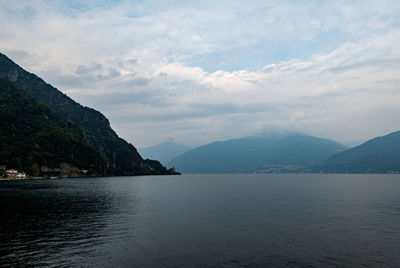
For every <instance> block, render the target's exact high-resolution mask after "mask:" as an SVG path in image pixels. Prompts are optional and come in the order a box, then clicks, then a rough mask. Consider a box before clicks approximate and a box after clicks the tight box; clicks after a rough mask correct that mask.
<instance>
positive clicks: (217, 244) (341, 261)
mask: <svg viewBox="0 0 400 268" xmlns="http://www.w3.org/2000/svg"><path fill="white" fill-rule="evenodd" d="M0 241H1V243H0V266H50V267H51V266H54V267H60V266H64V267H71V266H79V267H81V266H83V267H93V266H98V267H134V266H147V267H149V266H151V267H157V266H162V267H165V266H172V267H176V266H178V267H179V266H227V267H231V266H247V267H257V266H260V267H261V266H262V267H265V266H292V267H310V266H318V267H320V266H335V267H336V266H340V267H342V266H347V267H355V266H364V267H365V266H367V267H376V266H382V267H385V266H388V267H389V266H390V267H396V266H397V267H399V266H400V242H399V241H400V176H399V175H315V174H314V175H182V176H147V177H114V178H85V179H57V180H25V181H0Z"/></svg>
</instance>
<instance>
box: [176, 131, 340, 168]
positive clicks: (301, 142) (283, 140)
mask: <svg viewBox="0 0 400 268" xmlns="http://www.w3.org/2000/svg"><path fill="white" fill-rule="evenodd" d="M346 148H347V147H345V146H344V145H342V144H340V143H337V142H334V141H331V140H328V139H322V138H317V137H313V136H308V135H305V134H300V133H293V132H285V133H271V134H267V135H265V134H264V135H257V136H251V137H244V138H239V139H232V140H228V141H217V142H213V143H209V144H206V145H203V146H199V147H197V148H194V149H192V150H189V151H187V152H185V153H183V154H182V155H180V156H178V157H177V158H175V159H173V160H172V161H170V162H169V163H168V165H169V166H175V167H176V168H177V169H179V170H180V171H182V172H187V173H281V172H290V173H292V172H302V170H303V169H304V168H306V167H309V166H311V165H313V164H316V163H318V162H320V161H323V160H325V159H326V158H328V157H329V156H330V155H332V154H334V153H336V152H339V151H342V150H345V149H346Z"/></svg>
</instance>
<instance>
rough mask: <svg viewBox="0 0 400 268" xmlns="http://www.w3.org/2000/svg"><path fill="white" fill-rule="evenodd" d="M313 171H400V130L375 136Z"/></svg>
mask: <svg viewBox="0 0 400 268" xmlns="http://www.w3.org/2000/svg"><path fill="white" fill-rule="evenodd" d="M312 171H322V172H327V173H399V172H400V131H397V132H393V133H390V134H388V135H386V136H382V137H376V138H373V139H371V140H369V141H367V142H365V143H363V144H361V145H359V146H356V147H354V148H351V149H349V150H346V151H343V152H340V153H337V154H335V155H333V156H331V157H330V158H329V159H327V160H326V161H324V163H322V164H321V165H317V166H316V167H314V168H313V169H312Z"/></svg>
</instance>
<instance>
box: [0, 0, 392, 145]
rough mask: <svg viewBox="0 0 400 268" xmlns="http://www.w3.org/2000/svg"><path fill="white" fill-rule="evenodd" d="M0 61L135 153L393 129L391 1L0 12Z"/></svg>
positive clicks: (22, 4)
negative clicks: (76, 106) (281, 134)
mask: <svg viewBox="0 0 400 268" xmlns="http://www.w3.org/2000/svg"><path fill="white" fill-rule="evenodd" d="M189 2H190V3H189ZM0 52H2V53H5V54H6V55H7V56H9V57H10V58H11V59H12V60H14V61H15V62H16V63H17V64H19V65H20V66H21V67H23V68H25V69H27V70H28V71H30V72H33V73H36V74H37V75H39V76H40V77H42V78H43V79H44V80H46V81H47V82H48V83H50V84H52V85H53V86H55V87H57V88H58V89H60V90H61V91H63V92H64V93H66V94H67V95H69V96H70V97H72V98H73V99H74V100H76V101H78V102H79V103H81V104H82V105H86V106H90V107H93V108H95V109H97V110H100V111H101V112H102V113H103V114H104V115H105V116H107V117H108V118H109V119H110V121H111V125H112V127H113V128H114V129H115V130H116V132H117V133H118V134H119V135H120V136H121V137H123V138H125V139H127V140H128V141H129V142H131V143H133V144H134V145H135V146H137V147H145V146H150V145H154V144H157V143H161V142H163V141H166V140H168V139H173V140H174V141H176V142H180V143H184V144H187V145H191V146H196V145H201V144H204V143H208V142H212V141H215V140H226V139H230V138H236V137H243V136H248V135H254V134H256V133H260V132H264V131H268V130H291V131H297V132H303V133H306V134H311V135H314V136H318V137H325V138H331V139H335V140H337V141H340V142H343V143H345V144H348V145H354V144H356V143H358V142H362V141H365V140H367V139H370V138H372V137H375V136H380V135H385V134H387V133H389V132H392V131H397V130H400V1H399V0H393V1H385V0H377V1H368V0H360V1H357V0H355V1H347V0H343V1H339V0H335V1H334V0H332V1H328V0H321V1H297V0H296V1H295V0H291V1H290V0H287V1H275V0H273V1H266V0H262V1H232V0H228V1H215V0H214V1H205V0H203V1H198V2H195V1H179V0H177V1H165V0H163V1H105V0H102V1H99V0H92V1H40V0H37V1H36V0H32V1H23V0H21V1H5V0H1V6H0Z"/></svg>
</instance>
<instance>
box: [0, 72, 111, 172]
mask: <svg viewBox="0 0 400 268" xmlns="http://www.w3.org/2000/svg"><path fill="white" fill-rule="evenodd" d="M0 122H1V128H0V165H6V166H7V168H15V169H18V170H24V171H26V172H28V173H29V174H31V175H38V173H39V174H40V169H39V167H41V166H47V167H50V168H58V167H59V164H60V163H69V164H70V165H72V166H74V167H77V168H80V169H89V170H90V173H91V174H93V175H100V174H102V173H103V172H104V170H105V161H104V160H103V159H102V157H101V156H100V154H98V153H97V152H96V151H95V150H94V148H92V147H91V146H90V145H89V144H87V143H86V142H85V141H84V138H83V134H82V131H81V130H80V129H79V127H78V126H77V125H76V124H74V123H73V122H71V121H67V120H65V119H63V118H61V117H60V116H58V115H57V114H56V113H55V112H54V111H52V110H51V109H50V108H49V107H47V106H46V105H44V104H42V103H40V102H39V101H37V100H35V99H34V98H33V97H31V96H29V94H28V93H26V92H25V91H23V90H21V89H19V88H17V87H16V86H14V85H13V84H12V83H10V82H8V81H6V80H4V79H0Z"/></svg>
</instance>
